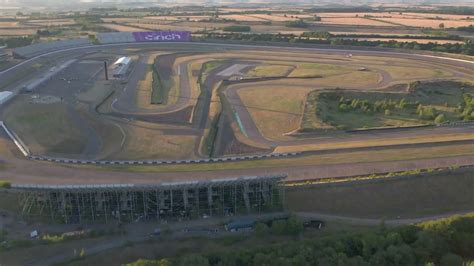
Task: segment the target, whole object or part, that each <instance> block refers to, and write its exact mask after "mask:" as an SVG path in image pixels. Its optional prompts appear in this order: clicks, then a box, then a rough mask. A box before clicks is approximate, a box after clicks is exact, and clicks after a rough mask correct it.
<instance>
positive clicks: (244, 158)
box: [25, 152, 303, 165]
mask: <svg viewBox="0 0 474 266" xmlns="http://www.w3.org/2000/svg"><path fill="white" fill-rule="evenodd" d="M302 154H303V153H302V152H288V153H270V154H263V155H250V156H249V155H247V156H233V157H219V158H209V159H196V160H144V161H141V160H140V161H135V160H128V161H117V160H114V161H109V160H77V159H68V158H55V157H49V156H37V155H25V156H26V157H27V158H28V159H30V160H35V161H47V162H55V163H65V164H94V165H161V164H200V163H221V162H232V161H251V160H262V159H269V158H283V157H291V156H298V155H302Z"/></svg>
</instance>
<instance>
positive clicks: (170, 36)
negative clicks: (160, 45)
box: [133, 31, 191, 42]
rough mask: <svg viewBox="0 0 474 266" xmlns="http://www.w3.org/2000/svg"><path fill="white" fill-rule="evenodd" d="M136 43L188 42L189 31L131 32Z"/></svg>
mask: <svg viewBox="0 0 474 266" xmlns="http://www.w3.org/2000/svg"><path fill="white" fill-rule="evenodd" d="M133 37H134V38H135V41H136V42H190V41H191V32H189V31H152V32H133Z"/></svg>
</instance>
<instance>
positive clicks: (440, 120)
mask: <svg viewBox="0 0 474 266" xmlns="http://www.w3.org/2000/svg"><path fill="white" fill-rule="evenodd" d="M445 121H446V119H445V118H444V114H439V115H438V116H437V117H436V118H435V120H434V122H435V123H436V124H442V123H444V122H445Z"/></svg>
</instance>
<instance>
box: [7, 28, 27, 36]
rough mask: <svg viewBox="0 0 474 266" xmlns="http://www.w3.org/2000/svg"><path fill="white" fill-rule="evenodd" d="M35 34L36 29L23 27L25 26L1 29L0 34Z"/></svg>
mask: <svg viewBox="0 0 474 266" xmlns="http://www.w3.org/2000/svg"><path fill="white" fill-rule="evenodd" d="M33 34H36V29H23V28H12V29H0V36H22V35H33Z"/></svg>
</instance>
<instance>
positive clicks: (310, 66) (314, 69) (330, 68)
mask: <svg viewBox="0 0 474 266" xmlns="http://www.w3.org/2000/svg"><path fill="white" fill-rule="evenodd" d="M353 71H357V67H354V66H344V65H331V64H319V63H303V64H298V65H297V67H296V69H295V70H293V71H292V72H291V74H290V75H289V76H290V77H298V78H307V77H327V76H334V75H341V74H348V73H350V72H353Z"/></svg>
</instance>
